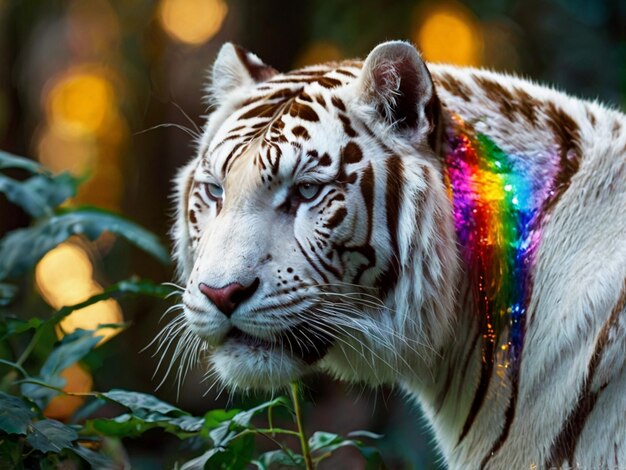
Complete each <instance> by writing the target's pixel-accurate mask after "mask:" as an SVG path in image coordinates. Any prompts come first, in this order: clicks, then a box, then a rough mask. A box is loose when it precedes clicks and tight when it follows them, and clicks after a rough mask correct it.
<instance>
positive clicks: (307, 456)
mask: <svg viewBox="0 0 626 470" xmlns="http://www.w3.org/2000/svg"><path fill="white" fill-rule="evenodd" d="M291 400H292V401H293V410H294V412H295V413H296V424H297V425H298V434H299V435H300V447H302V456H303V457H304V463H305V465H306V470H313V468H314V467H313V459H312V458H311V450H310V449H309V443H308V441H307V438H306V435H305V434H304V426H303V425H302V410H301V409H300V400H299V397H298V384H297V383H296V382H291Z"/></svg>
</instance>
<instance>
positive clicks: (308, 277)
mask: <svg viewBox="0 0 626 470" xmlns="http://www.w3.org/2000/svg"><path fill="white" fill-rule="evenodd" d="M212 78H213V80H212V84H211V86H210V89H209V95H210V99H211V102H212V103H213V105H214V111H213V112H212V113H211V114H210V116H209V119H208V122H207V124H206V127H205V129H204V133H203V136H202V139H201V142H200V144H199V149H198V152H197V156H196V157H195V158H194V159H193V160H192V161H191V162H190V163H189V164H188V165H187V166H185V167H184V168H183V169H182V170H181V172H180V174H179V176H178V179H177V181H176V186H177V192H176V200H177V207H178V214H177V218H176V223H175V227H174V229H173V238H174V240H175V257H176V259H177V261H178V264H179V268H180V276H181V278H182V281H183V283H184V285H185V286H186V288H185V291H184V294H183V303H184V318H185V323H186V328H187V331H188V332H190V333H189V334H193V335H195V336H194V337H196V338H197V339H196V340H194V341H187V343H188V345H189V347H201V346H200V343H202V344H204V345H208V347H209V348H210V349H211V351H212V352H211V357H210V362H211V365H212V368H213V369H214V371H215V374H216V375H217V377H218V380H220V381H221V382H223V383H224V384H227V385H228V386H229V387H231V388H243V389H248V388H263V389H277V388H280V387H283V386H285V385H286V384H288V383H289V382H290V381H292V380H295V379H298V378H299V377H301V376H302V375H303V374H306V373H307V372H309V371H311V370H313V369H323V370H326V371H328V372H330V373H331V374H333V375H334V376H336V377H338V378H340V379H344V380H349V381H364V382H366V383H370V384H381V383H396V384H399V385H400V386H401V387H403V388H404V389H405V390H406V391H407V392H408V393H409V394H410V395H412V396H414V397H415V398H416V399H417V400H418V401H419V403H420V404H421V406H422V407H423V409H424V411H425V413H426V415H427V416H428V418H429V420H430V422H431V424H432V427H433V428H434V431H435V434H436V437H437V441H438V445H439V447H440V449H441V451H442V453H443V455H444V456H445V460H446V462H447V464H448V465H449V466H450V467H452V468H479V467H488V468H523V467H525V468H528V467H531V468H544V467H554V466H558V467H560V466H566V467H567V466H572V467H582V468H619V467H621V468H625V467H626V368H625V364H626V362H625V359H626V354H625V353H626V329H625V328H626V314H625V310H626V283H625V280H626V158H625V157H626V132H624V128H625V127H626V118H625V116H624V115H623V114H621V113H619V112H617V111H614V110H610V109H607V108H606V107H603V106H602V105H600V104H597V103H592V102H586V101H581V100H578V99H575V98H571V97H569V96H567V95H565V94H563V93H561V92H558V91H555V90H553V89H550V88H546V87H542V86H538V85H535V84H533V83H530V82H528V81H525V80H521V79H518V78H515V77H512V76H507V75H502V74H498V73H493V72H488V71H483V70H476V69H469V68H457V67H452V66H444V65H435V64H425V63H424V62H423V61H422V59H421V58H420V56H419V54H418V52H417V51H416V50H415V49H414V48H413V46H411V45H409V44H407V43H404V42H388V43H384V44H381V45H380V46H378V47H376V48H375V49H374V50H373V51H372V52H371V53H370V54H369V56H368V57H367V59H366V60H365V61H364V62H359V61H344V62H337V63H329V64H324V65H319V66H312V67H307V68H304V69H301V70H296V71H293V72H290V73H286V74H280V73H278V72H276V71H275V70H274V69H272V68H271V67H269V66H267V65H265V64H263V62H261V61H260V60H259V59H258V58H257V57H256V56H255V55H253V54H251V53H249V52H247V51H245V50H243V49H241V48H239V47H237V46H233V45H231V44H226V45H224V46H223V47H222V49H221V51H220V53H219V55H218V57H217V60H216V62H215V65H214V67H213V71H212ZM188 337H189V336H186V338H188Z"/></svg>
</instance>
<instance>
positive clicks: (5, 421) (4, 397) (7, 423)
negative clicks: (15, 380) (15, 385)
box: [0, 392, 37, 435]
mask: <svg viewBox="0 0 626 470" xmlns="http://www.w3.org/2000/svg"><path fill="white" fill-rule="evenodd" d="M36 416H37V415H36V413H35V412H34V411H32V410H31V408H30V406H28V405H27V404H26V403H24V402H23V401H22V400H20V399H19V398H17V397H14V396H13V395H8V394H6V393H4V392H0V430H2V431H4V432H5V433H7V434H21V435H25V434H26V431H27V428H28V425H29V424H30V422H31V420H32V419H33V418H35V417H36Z"/></svg>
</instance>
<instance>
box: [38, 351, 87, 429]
mask: <svg viewBox="0 0 626 470" xmlns="http://www.w3.org/2000/svg"><path fill="white" fill-rule="evenodd" d="M59 375H60V376H61V377H62V378H63V379H65V385H64V386H63V391H65V392H70V393H88V392H91V390H92V388H93V378H92V377H91V374H90V373H89V372H88V371H87V370H85V369H84V368H83V367H81V366H80V365H79V364H76V363H75V364H72V365H71V366H69V367H67V368H65V369H63V370H62V371H61V373H60V374H59ZM84 402H85V398H84V397H80V396H71V395H58V396H56V397H54V398H53V399H52V400H50V402H49V403H48V405H47V406H46V408H45V410H44V415H45V416H46V417H47V418H52V419H58V420H60V421H67V420H68V419H69V418H70V417H71V416H72V415H73V414H74V413H75V412H76V410H77V409H78V408H80V407H81V405H82V404H83V403H84Z"/></svg>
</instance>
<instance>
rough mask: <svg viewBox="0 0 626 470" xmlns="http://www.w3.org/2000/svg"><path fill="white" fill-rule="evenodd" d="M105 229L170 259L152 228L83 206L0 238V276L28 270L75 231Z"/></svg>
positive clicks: (90, 234) (92, 234) (93, 235)
mask: <svg viewBox="0 0 626 470" xmlns="http://www.w3.org/2000/svg"><path fill="white" fill-rule="evenodd" d="M103 232H111V233H115V234H117V235H119V236H121V237H123V238H126V239H127V240H128V241H129V242H131V243H133V244H134V245H136V246H137V247H139V248H141V249H142V250H144V251H146V252H147V253H149V254H151V255H152V256H154V257H155V258H157V259H158V260H159V261H161V262H163V263H164V264H169V262H170V259H169V255H168V252H167V249H166V248H165V247H164V246H163V245H162V244H161V242H160V241H159V239H158V238H157V237H156V236H155V235H154V234H152V233H151V232H149V231H147V230H146V229H144V228H142V227H140V226H139V225H137V224H135V223H134V222H131V221H129V220H126V219H124V218H122V217H121V216H119V215H116V214H113V213H111V212H106V211H103V210H100V209H95V208H83V209H77V210H73V211H68V212H62V213H60V214H58V215H55V216H53V217H50V218H47V219H44V220H42V221H41V222H39V223H38V224H36V225H34V226H32V227H29V228H24V229H19V230H13V231H12V232H10V233H9V234H8V235H7V236H5V237H4V238H3V239H2V240H0V280H2V279H6V278H7V277H14V276H18V275H20V274H23V273H24V272H26V271H28V270H29V269H30V268H32V267H33V266H34V265H35V264H36V263H37V262H38V261H39V260H40V259H41V258H42V257H43V256H44V255H45V254H46V253H47V252H48V251H50V250H51V249H52V248H54V247H55V246H57V245H58V244H60V243H62V242H64V241H65V240H67V239H68V238H69V237H71V236H72V235H84V236H85V237H86V238H88V239H89V240H95V239H97V238H98V237H99V236H100V235H101V234H102V233H103Z"/></svg>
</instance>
